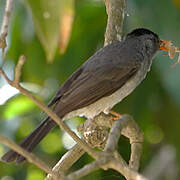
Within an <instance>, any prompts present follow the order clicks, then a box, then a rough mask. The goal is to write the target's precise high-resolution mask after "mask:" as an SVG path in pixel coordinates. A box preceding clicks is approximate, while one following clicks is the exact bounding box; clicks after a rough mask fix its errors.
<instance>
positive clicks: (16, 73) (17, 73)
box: [14, 55, 26, 86]
mask: <svg viewBox="0 0 180 180" xmlns="http://www.w3.org/2000/svg"><path fill="white" fill-rule="evenodd" d="M25 61H26V57H25V56H24V55H22V56H20V57H19V61H18V63H17V65H16V67H15V71H14V83H15V84H16V85H17V86H18V85H19V80H20V77H21V73H22V67H23V65H24V63H25Z"/></svg>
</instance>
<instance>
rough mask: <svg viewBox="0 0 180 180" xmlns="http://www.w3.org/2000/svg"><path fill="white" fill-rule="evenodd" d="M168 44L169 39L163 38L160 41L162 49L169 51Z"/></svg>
mask: <svg viewBox="0 0 180 180" xmlns="http://www.w3.org/2000/svg"><path fill="white" fill-rule="evenodd" d="M166 44H167V41H166V40H161V41H160V48H159V49H160V50H162V51H169V50H168V49H167V47H166Z"/></svg>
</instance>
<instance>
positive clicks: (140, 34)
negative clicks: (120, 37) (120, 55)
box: [126, 28, 168, 56]
mask: <svg viewBox="0 0 180 180" xmlns="http://www.w3.org/2000/svg"><path fill="white" fill-rule="evenodd" d="M126 39H136V40H137V39H138V40H139V45H140V46H142V48H143V49H144V50H145V51H146V53H147V54H149V55H152V56H153V55H154V54H155V53H156V52H157V51H158V50H163V51H168V49H167V48H166V47H165V46H164V40H161V39H160V38H159V36H158V35H157V34H156V33H154V32H152V31H151V30H149V29H145V28H138V29H135V30H133V31H132V32H130V33H129V34H127V36H126Z"/></svg>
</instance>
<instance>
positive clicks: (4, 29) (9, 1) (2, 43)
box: [0, 0, 13, 56]
mask: <svg viewBox="0 0 180 180" xmlns="http://www.w3.org/2000/svg"><path fill="white" fill-rule="evenodd" d="M12 7H13V0H6V7H5V12H4V17H3V21H2V26H1V32H0V48H2V53H3V56H4V50H5V48H6V46H7V43H6V37H7V34H8V26H9V19H10V15H11V11H12Z"/></svg>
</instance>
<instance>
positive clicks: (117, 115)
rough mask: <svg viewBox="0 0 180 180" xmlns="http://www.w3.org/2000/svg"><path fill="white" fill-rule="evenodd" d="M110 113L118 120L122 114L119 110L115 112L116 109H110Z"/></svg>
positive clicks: (113, 118)
mask: <svg viewBox="0 0 180 180" xmlns="http://www.w3.org/2000/svg"><path fill="white" fill-rule="evenodd" d="M109 113H110V114H112V115H113V116H112V117H111V118H112V120H117V119H119V118H120V117H121V114H120V113H117V112H115V111H113V110H110V111H109Z"/></svg>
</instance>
